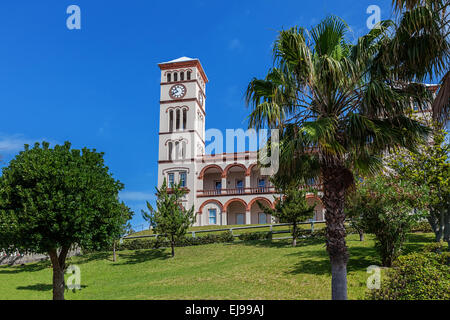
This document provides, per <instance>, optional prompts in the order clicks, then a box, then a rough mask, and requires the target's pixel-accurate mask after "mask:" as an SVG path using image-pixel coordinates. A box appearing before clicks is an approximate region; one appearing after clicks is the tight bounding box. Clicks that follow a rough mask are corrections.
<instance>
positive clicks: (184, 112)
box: [183, 109, 187, 130]
mask: <svg viewBox="0 0 450 320" xmlns="http://www.w3.org/2000/svg"><path fill="white" fill-rule="evenodd" d="M186 124H187V110H186V109H183V130H186Z"/></svg>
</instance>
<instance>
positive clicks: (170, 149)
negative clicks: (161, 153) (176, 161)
mask: <svg viewBox="0 0 450 320" xmlns="http://www.w3.org/2000/svg"><path fill="white" fill-rule="evenodd" d="M168 150H169V155H168V158H169V161H172V159H173V143H172V142H169V143H168Z"/></svg>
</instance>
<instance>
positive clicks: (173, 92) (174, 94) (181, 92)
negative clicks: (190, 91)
mask: <svg viewBox="0 0 450 320" xmlns="http://www.w3.org/2000/svg"><path fill="white" fill-rule="evenodd" d="M169 95H170V97H171V98H172V99H180V98H183V97H184V96H185V95H186V87H185V86H183V85H182V84H176V85H174V86H173V87H172V88H170V90H169Z"/></svg>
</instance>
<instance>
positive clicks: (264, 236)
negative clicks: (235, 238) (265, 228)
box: [239, 231, 272, 241]
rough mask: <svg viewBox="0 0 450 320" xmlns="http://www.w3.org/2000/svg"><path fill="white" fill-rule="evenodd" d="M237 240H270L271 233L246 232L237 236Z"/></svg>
mask: <svg viewBox="0 0 450 320" xmlns="http://www.w3.org/2000/svg"><path fill="white" fill-rule="evenodd" d="M239 239H240V240H243V241H252V240H272V232H270V231H269V232H246V233H241V234H240V235H239Z"/></svg>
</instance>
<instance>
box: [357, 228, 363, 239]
mask: <svg viewBox="0 0 450 320" xmlns="http://www.w3.org/2000/svg"><path fill="white" fill-rule="evenodd" d="M358 233H359V241H364V232H363V231H361V230H359V231H358Z"/></svg>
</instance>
